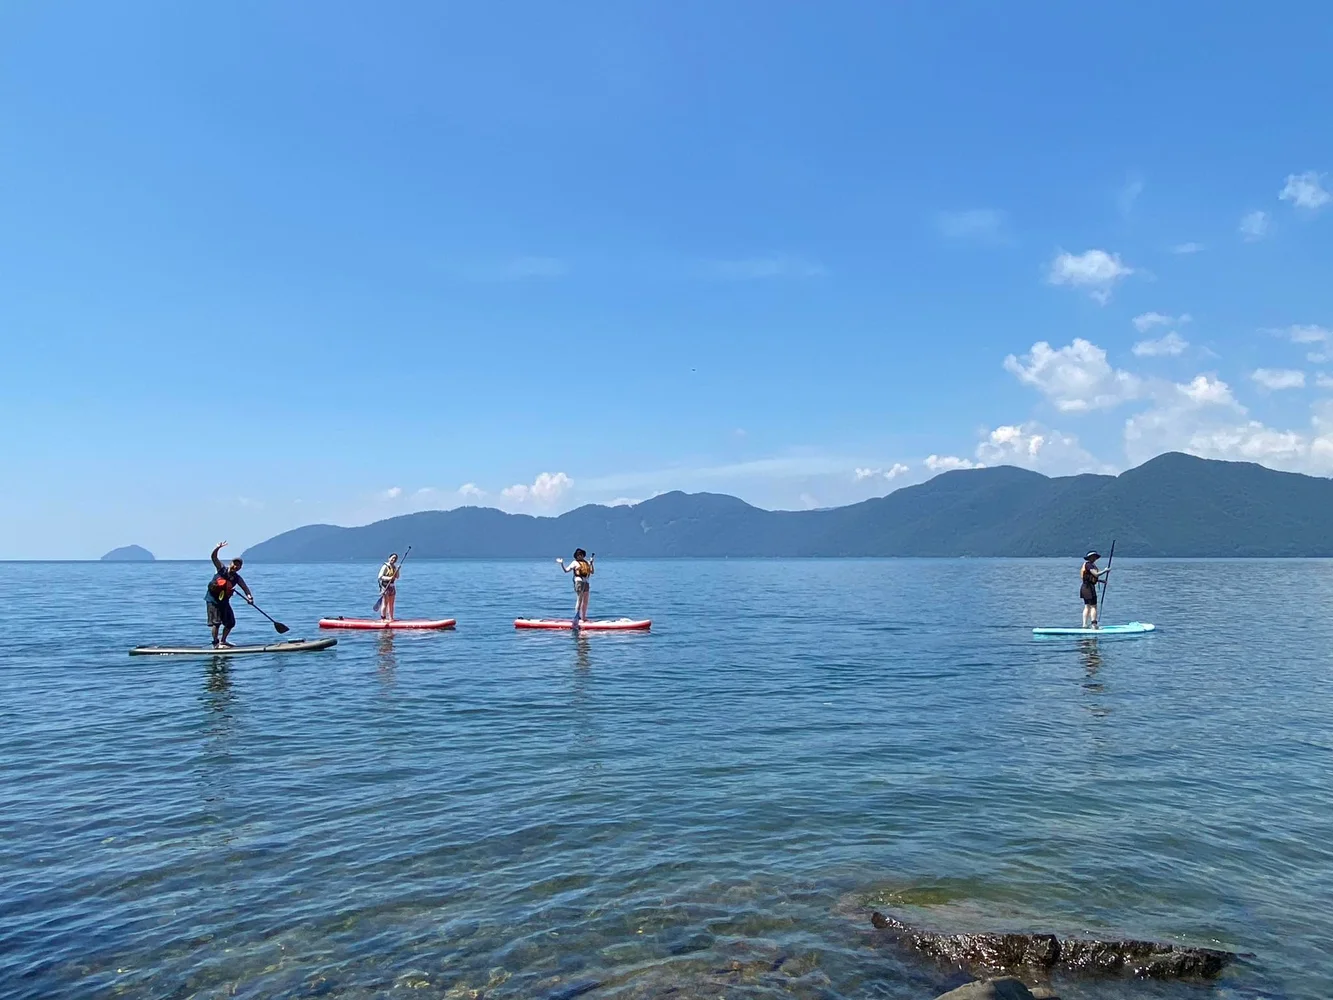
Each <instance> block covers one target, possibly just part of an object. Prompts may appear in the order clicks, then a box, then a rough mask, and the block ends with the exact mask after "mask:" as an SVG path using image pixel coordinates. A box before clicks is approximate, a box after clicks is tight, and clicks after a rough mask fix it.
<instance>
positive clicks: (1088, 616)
mask: <svg viewBox="0 0 1333 1000" xmlns="http://www.w3.org/2000/svg"><path fill="white" fill-rule="evenodd" d="M1091 623H1092V606H1091V605H1088V604H1085V605H1083V627H1084V628H1088V627H1089V626H1090V625H1091Z"/></svg>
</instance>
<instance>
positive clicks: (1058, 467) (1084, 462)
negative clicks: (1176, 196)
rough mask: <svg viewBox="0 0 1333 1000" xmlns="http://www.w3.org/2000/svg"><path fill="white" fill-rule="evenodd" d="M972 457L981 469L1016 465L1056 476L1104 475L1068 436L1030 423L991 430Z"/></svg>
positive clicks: (1094, 461) (1101, 469) (1101, 465)
mask: <svg viewBox="0 0 1333 1000" xmlns="http://www.w3.org/2000/svg"><path fill="white" fill-rule="evenodd" d="M976 454H977V458H978V459H980V460H981V462H982V463H983V464H984V465H1017V466H1021V467H1022V468H1025V469H1034V470H1037V471H1041V472H1048V473H1055V474H1059V475H1063V474H1076V473H1080V472H1102V471H1107V467H1106V466H1105V465H1103V464H1102V463H1100V462H1098V461H1097V460H1096V459H1095V458H1093V457H1092V455H1090V454H1089V453H1088V452H1087V451H1085V450H1084V449H1083V447H1082V446H1081V445H1080V444H1079V443H1078V438H1076V437H1074V436H1073V435H1072V434H1063V433H1061V432H1060V431H1055V430H1049V429H1047V428H1044V427H1041V426H1040V425H1038V424H1034V423H1026V424H1018V425H1013V424H1010V425H1005V426H1001V427H997V428H995V429H994V430H993V431H991V432H990V433H988V434H987V435H986V436H985V437H984V438H983V439H982V441H981V443H980V444H979V445H977V452H976Z"/></svg>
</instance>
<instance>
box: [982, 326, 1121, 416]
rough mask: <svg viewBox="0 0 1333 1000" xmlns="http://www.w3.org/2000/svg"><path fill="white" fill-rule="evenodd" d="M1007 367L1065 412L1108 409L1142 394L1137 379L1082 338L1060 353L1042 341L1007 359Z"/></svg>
mask: <svg viewBox="0 0 1333 1000" xmlns="http://www.w3.org/2000/svg"><path fill="white" fill-rule="evenodd" d="M1004 368H1005V371H1007V372H1010V373H1011V374H1013V375H1015V376H1016V377H1017V378H1018V380H1019V381H1020V382H1022V383H1023V384H1025V385H1030V386H1033V387H1034V388H1036V389H1038V390H1039V391H1040V392H1041V393H1042V394H1044V395H1045V396H1046V397H1047V398H1048V399H1050V400H1051V402H1053V403H1054V404H1055V407H1056V409H1058V410H1060V411H1062V412H1065V413H1079V412H1084V411H1088V410H1101V409H1107V408H1110V407H1113V406H1117V405H1119V404H1120V403H1123V402H1125V401H1126V400H1130V399H1134V398H1136V397H1138V396H1139V395H1140V394H1141V393H1142V391H1143V384H1142V381H1141V380H1140V379H1139V378H1138V377H1136V376H1134V375H1131V374H1130V373H1129V372H1125V371H1120V370H1117V369H1113V368H1112V367H1111V366H1110V364H1108V363H1107V360H1106V352H1105V351H1104V350H1102V349H1101V348H1100V347H1098V346H1097V345H1096V344H1092V343H1090V342H1088V341H1086V340H1083V339H1081V338H1078V339H1075V340H1074V341H1073V343H1071V344H1069V345H1068V346H1067V347H1062V348H1060V349H1059V350H1055V349H1054V348H1052V347H1051V345H1050V344H1048V343H1047V342H1046V341H1044V340H1043V341H1039V342H1037V343H1035V344H1033V345H1032V350H1031V351H1030V352H1029V353H1028V354H1027V355H1026V356H1024V357H1023V358H1021V359H1020V358H1017V357H1015V356H1014V355H1012V354H1011V355H1009V356H1008V357H1007V358H1005V359H1004Z"/></svg>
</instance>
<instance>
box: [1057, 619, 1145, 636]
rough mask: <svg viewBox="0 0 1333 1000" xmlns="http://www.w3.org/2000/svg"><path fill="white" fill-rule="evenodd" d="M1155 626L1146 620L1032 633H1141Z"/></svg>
mask: <svg viewBox="0 0 1333 1000" xmlns="http://www.w3.org/2000/svg"><path fill="white" fill-rule="evenodd" d="M1156 629H1157V626H1156V625H1152V624H1150V623H1148V622H1129V623H1128V624H1126V625H1103V626H1102V627H1101V628H1034V629H1033V630H1032V634H1033V635H1142V634H1143V633H1144V632H1154V631H1156Z"/></svg>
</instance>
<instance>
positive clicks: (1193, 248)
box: [1171, 242, 1203, 254]
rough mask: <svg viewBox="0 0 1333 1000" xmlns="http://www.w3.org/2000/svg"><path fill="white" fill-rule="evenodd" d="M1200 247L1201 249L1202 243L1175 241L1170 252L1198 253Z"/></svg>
mask: <svg viewBox="0 0 1333 1000" xmlns="http://www.w3.org/2000/svg"><path fill="white" fill-rule="evenodd" d="M1202 249H1203V244H1202V243H1193V242H1190V243H1177V244H1176V245H1175V246H1173V247H1172V248H1171V252H1172V253H1178V254H1191V253H1198V252H1199V251H1200V250H1202Z"/></svg>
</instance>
